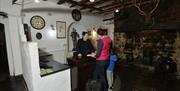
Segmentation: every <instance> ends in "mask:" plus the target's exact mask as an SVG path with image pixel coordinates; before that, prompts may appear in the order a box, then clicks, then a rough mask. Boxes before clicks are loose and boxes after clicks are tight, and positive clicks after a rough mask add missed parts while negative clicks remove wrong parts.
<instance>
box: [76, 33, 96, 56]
mask: <svg viewBox="0 0 180 91" xmlns="http://www.w3.org/2000/svg"><path fill="white" fill-rule="evenodd" d="M88 38H89V36H88V32H83V33H82V38H81V39H79V40H78V43H77V46H76V50H77V52H78V53H81V54H82V55H85V56H86V55H87V54H91V53H92V52H94V51H95V49H94V47H93V45H92V43H91V41H90V40H89V39H88Z"/></svg>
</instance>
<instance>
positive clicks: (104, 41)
mask: <svg viewBox="0 0 180 91" xmlns="http://www.w3.org/2000/svg"><path fill="white" fill-rule="evenodd" d="M97 33H98V35H99V39H98V40H97V53H96V68H95V71H94V73H93V79H94V80H97V81H100V82H101V84H102V86H103V87H102V90H103V91H106V90H107V87H108V84H107V78H106V69H107V66H108V60H109V55H110V49H111V47H112V39H111V38H110V37H109V36H107V29H98V31H97Z"/></svg>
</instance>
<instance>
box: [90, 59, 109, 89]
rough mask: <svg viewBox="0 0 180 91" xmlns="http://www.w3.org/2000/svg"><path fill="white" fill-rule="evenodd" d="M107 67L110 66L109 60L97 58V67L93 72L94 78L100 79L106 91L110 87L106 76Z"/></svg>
mask: <svg viewBox="0 0 180 91" xmlns="http://www.w3.org/2000/svg"><path fill="white" fill-rule="evenodd" d="M107 67H108V61H107V60H103V61H99V60H96V67H95V70H94V73H93V79H94V80H97V81H100V83H101V84H102V89H103V91H106V90H107V88H108V84H107V77H106V69H107Z"/></svg>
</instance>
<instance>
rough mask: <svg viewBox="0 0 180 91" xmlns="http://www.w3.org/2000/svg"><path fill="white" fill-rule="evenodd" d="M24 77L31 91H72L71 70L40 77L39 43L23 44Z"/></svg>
mask: <svg viewBox="0 0 180 91" xmlns="http://www.w3.org/2000/svg"><path fill="white" fill-rule="evenodd" d="M21 49H22V52H23V54H22V55H23V61H22V63H23V66H22V67H23V76H24V79H25V81H26V84H27V87H28V89H29V91H59V90H63V91H71V78H70V69H67V70H64V71H60V72H57V73H54V74H51V75H47V76H44V77H41V76H40V67H39V55H38V47H37V43H33V42H29V43H28V42H23V44H22V47H21Z"/></svg>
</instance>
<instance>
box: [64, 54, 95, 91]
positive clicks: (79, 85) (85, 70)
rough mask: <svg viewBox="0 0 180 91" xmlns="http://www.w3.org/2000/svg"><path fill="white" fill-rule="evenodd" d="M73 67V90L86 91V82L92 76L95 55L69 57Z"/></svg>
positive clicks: (69, 63)
mask: <svg viewBox="0 0 180 91" xmlns="http://www.w3.org/2000/svg"><path fill="white" fill-rule="evenodd" d="M67 61H68V65H69V66H70V68H71V87H72V91H85V84H86V83H87V81H88V80H89V79H91V78H92V75H93V71H94V68H95V62H96V59H95V58H93V57H82V58H78V57H70V58H67Z"/></svg>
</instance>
